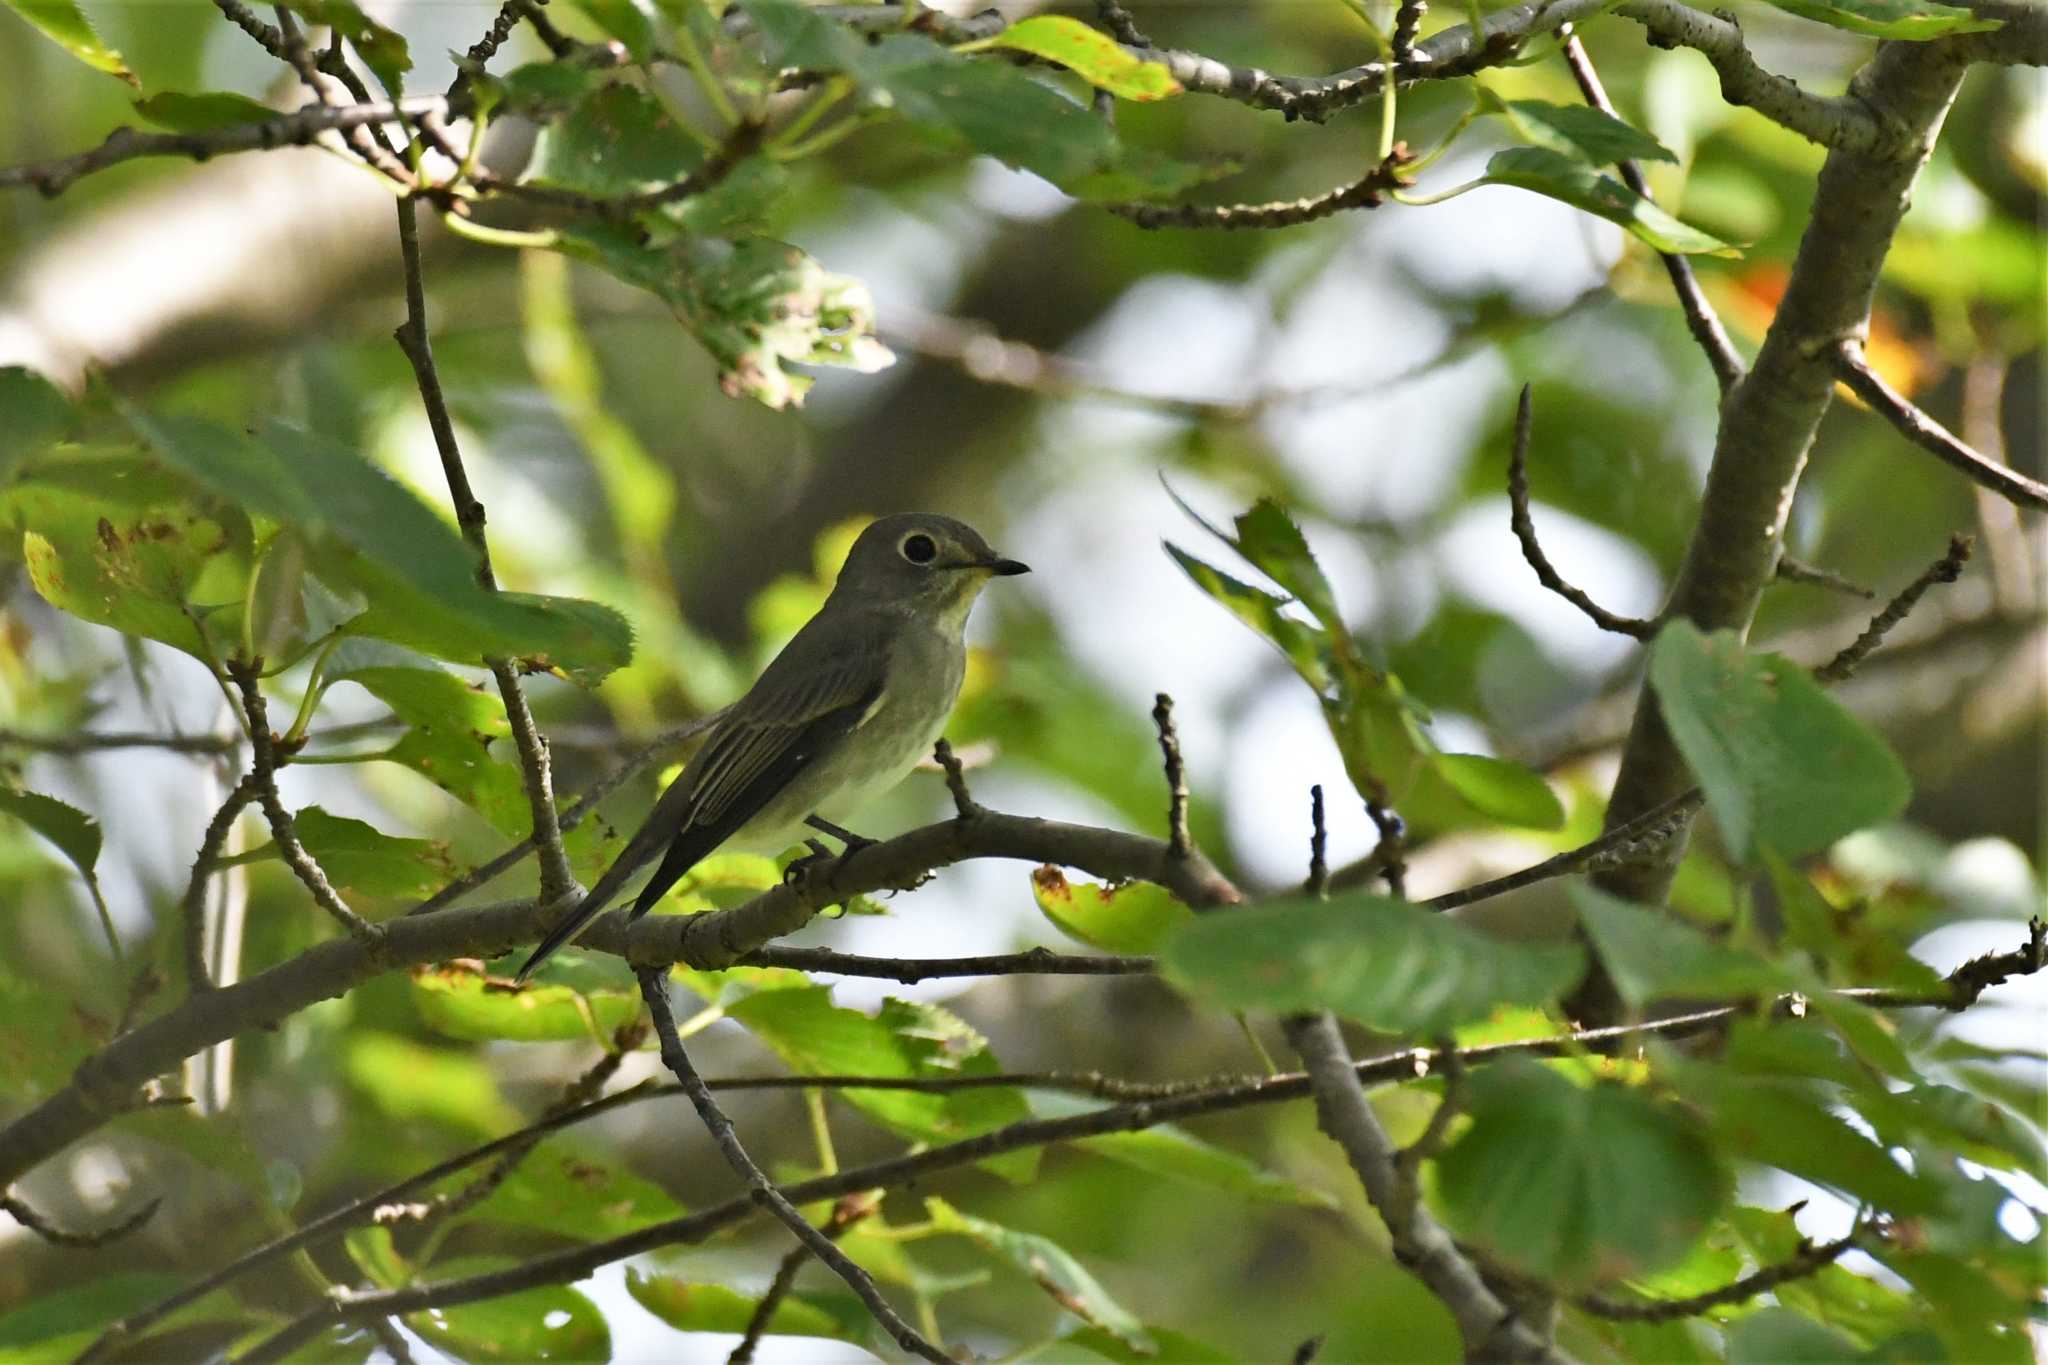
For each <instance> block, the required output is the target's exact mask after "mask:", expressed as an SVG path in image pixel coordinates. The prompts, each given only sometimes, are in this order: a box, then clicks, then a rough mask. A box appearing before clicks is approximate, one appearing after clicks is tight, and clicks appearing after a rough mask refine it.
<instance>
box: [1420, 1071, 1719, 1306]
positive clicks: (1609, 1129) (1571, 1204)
mask: <svg viewBox="0 0 2048 1365" xmlns="http://www.w3.org/2000/svg"><path fill="white" fill-rule="evenodd" d="M1468 1090H1469V1093H1468V1095H1467V1097H1466V1101H1467V1110H1468V1112H1469V1114H1470V1116H1471V1121H1472V1126H1471V1127H1470V1128H1469V1129H1467V1130H1466V1132H1465V1134H1464V1135H1463V1136H1462V1137H1460V1138H1459V1139H1458V1141H1457V1142H1456V1143H1455V1144H1453V1145H1452V1147H1451V1148H1450V1149H1449V1150H1448V1151H1446V1152H1445V1153H1444V1154H1443V1156H1442V1157H1441V1158H1440V1159H1439V1160H1438V1162H1437V1191H1438V1193H1439V1195H1440V1196H1441V1197H1442V1200H1443V1204H1444V1208H1445V1211H1446V1214H1447V1215H1448V1217H1449V1219H1450V1221H1451V1223H1452V1225H1453V1227H1455V1228H1457V1229H1458V1230H1459V1231H1460V1232H1462V1234H1463V1235H1464V1236H1466V1237H1468V1238H1470V1239H1471V1240H1473V1241H1475V1242H1477V1243H1479V1244H1480V1245H1481V1246H1484V1247H1486V1248H1488V1249H1489V1250H1491V1251H1493V1252H1494V1253H1495V1254H1496V1255H1498V1256H1500V1257H1501V1258H1502V1259H1503V1260H1505V1261H1507V1262H1508V1264H1510V1265H1512V1266H1515V1267H1516V1268H1518V1269H1521V1270H1524V1271H1527V1272H1528V1273H1530V1274H1532V1275H1536V1276H1538V1277H1541V1278H1543V1279H1546V1280H1549V1281H1551V1282H1552V1283H1563V1284H1571V1285H1587V1284H1597V1283H1600V1282H1602V1281H1606V1280H1611V1279H1614V1278H1617V1277H1619V1276H1623V1275H1635V1274H1640V1273H1642V1272H1645V1271H1651V1270H1655V1269H1657V1268H1659V1267H1661V1266H1665V1265H1670V1264H1673V1263H1675V1262H1676V1261H1678V1260H1679V1259H1680V1258H1681V1257H1683V1256H1684V1255H1685V1253H1686V1252H1687V1250H1688V1249H1690V1248H1691V1246H1692V1245H1693V1243H1694V1241H1695V1240H1697V1238H1698V1237H1699V1235H1700V1233H1701V1232H1702V1231H1703V1230H1704V1229H1705V1227H1706V1224H1707V1220H1708V1219H1709V1218H1711V1217H1712V1216H1713V1215H1714V1213H1715V1212H1716V1211H1717V1210H1718V1209H1719V1208H1720V1207H1721V1202H1722V1200H1723V1198H1724V1196H1725V1195H1726V1192H1727V1187H1728V1180H1727V1178H1726V1176H1725V1174H1724V1173H1723V1171H1722V1170H1721V1168H1720V1166H1719V1164H1718V1163H1717V1162H1716V1161H1715V1160H1714V1155H1713V1152H1712V1150H1711V1149H1710V1148H1709V1147H1708V1145H1707V1142H1706V1140H1705V1138H1704V1136H1703V1134H1702V1133H1701V1132H1700V1131H1699V1130H1698V1128H1697V1126H1696V1125H1695V1124H1694V1123H1693V1122H1692V1121H1691V1120H1690V1119H1689V1118H1687V1117H1686V1115H1685V1113H1684V1112H1683V1111H1682V1110H1680V1109H1679V1108H1678V1107H1677V1106H1676V1105H1672V1104H1663V1103H1658V1102H1656V1101H1653V1100H1651V1099H1649V1098H1647V1097H1646V1096H1644V1095H1643V1094H1641V1093H1640V1092H1638V1091H1636V1090H1632V1089H1629V1088H1627V1087H1625V1086H1620V1085H1613V1084H1596V1085H1593V1086H1590V1087H1581V1086H1577V1085H1574V1084H1572V1082H1570V1081H1568V1080H1566V1079H1565V1078H1564V1077H1563V1076H1561V1075H1559V1074H1558V1073H1557V1072H1556V1071H1554V1070H1552V1069H1550V1068H1548V1067H1544V1066H1540V1065H1537V1064H1535V1063H1532V1062H1528V1061H1525V1060H1521V1059H1516V1060H1513V1061H1510V1062H1507V1063H1504V1064H1502V1065H1499V1066H1494V1067H1488V1068H1486V1069H1485V1070H1483V1071H1481V1072H1479V1073H1478V1074H1477V1075H1476V1076H1474V1077H1473V1078H1472V1079H1471V1081H1470V1083H1469V1086H1468Z"/></svg>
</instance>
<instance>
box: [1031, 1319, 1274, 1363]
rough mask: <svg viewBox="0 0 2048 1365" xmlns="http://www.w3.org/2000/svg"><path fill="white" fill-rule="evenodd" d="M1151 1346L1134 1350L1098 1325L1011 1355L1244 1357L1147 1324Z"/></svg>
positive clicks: (1156, 1359) (1151, 1359)
mask: <svg viewBox="0 0 2048 1365" xmlns="http://www.w3.org/2000/svg"><path fill="white" fill-rule="evenodd" d="M1145 1334H1146V1336H1148V1337H1150V1338H1151V1339H1152V1342H1153V1349H1150V1350H1144V1351H1139V1350H1134V1349H1132V1347H1130V1346H1129V1345H1128V1344H1126V1343H1125V1342H1123V1341H1120V1340H1118V1339H1117V1338H1116V1337H1115V1336H1114V1335H1112V1334H1111V1333H1108V1332H1105V1331H1103V1330H1102V1329H1101V1328H1100V1327H1081V1328H1077V1329H1075V1330H1074V1331H1071V1332H1066V1333H1063V1334H1062V1335H1060V1336H1059V1337H1056V1338H1054V1339H1053V1340H1051V1341H1048V1342H1046V1343H1044V1344H1043V1345H1040V1346H1034V1347H1030V1348H1028V1349H1026V1350H1024V1351H1023V1352H1021V1353H1020V1354H1018V1355H1015V1356H1012V1357H1010V1359H1011V1361H1012V1362H1013V1363H1014V1365H1026V1362H1030V1365H1094V1362H1096V1361H1106V1362H1108V1365H1243V1361H1244V1357H1243V1356H1239V1355H1233V1354H1231V1353H1230V1352H1229V1351H1219V1350H1218V1349H1216V1348H1215V1347H1214V1346H1211V1345H1210V1344H1209V1343H1208V1342H1206V1341H1197V1340H1196V1339H1195V1338H1193V1337H1191V1336H1188V1335H1186V1334H1185V1333H1181V1332H1174V1331H1170V1330H1168V1329H1166V1328H1163V1327H1148V1328H1146V1329H1145Z"/></svg>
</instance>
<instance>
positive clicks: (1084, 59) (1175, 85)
mask: <svg viewBox="0 0 2048 1365" xmlns="http://www.w3.org/2000/svg"><path fill="white" fill-rule="evenodd" d="M989 41H990V42H992V43H993V44H994V45H996V46H997V47H1007V48H1014V49H1015V50H1017V51H1019V52H1029V53H1031V54H1032V55H1033V56H1035V57H1043V58H1044V59H1045V60H1047V61H1049V62H1054V63H1057V64H1058V65H1060V66H1064V67H1066V68H1067V69H1068V70H1069V71H1072V72H1073V73H1074V74H1075V75H1077V76H1080V77H1081V78H1082V79H1083V80H1085V81H1087V82H1088V83H1089V84H1090V85H1092V86H1095V87H1096V88H1097V89H1099V90H1107V91H1108V92H1109V93H1110V94H1112V95H1115V96H1117V97H1118V98H1119V99H1127V100H1163V99H1165V98H1167V97H1168V96H1169V95H1178V94H1179V93H1180V92H1181V84H1180V82H1179V81H1177V80H1175V79H1174V78H1173V73H1172V72H1170V71H1168V70H1167V69H1166V67H1165V66H1164V65H1162V64H1161V63H1159V62H1148V61H1145V60H1144V59H1143V58H1141V57H1137V56H1135V55H1133V54H1132V53H1130V52H1127V51H1125V49H1124V48H1123V46H1122V44H1120V43H1118V42H1117V41H1116V40H1115V39H1114V38H1111V37H1110V36H1109V35H1108V34H1106V33H1103V32H1101V31H1100V30H1097V29H1092V28H1090V27H1088V25H1086V24H1084V23H1082V22H1081V21H1080V20H1078V19H1070V18H1068V17H1067V16H1065V15H1062V14H1038V15H1033V16H1032V17H1031V18H1029V19H1021V20H1019V21H1018V22H1016V23H1014V24H1012V25H1010V26H1009V27H1008V28H1006V29H1004V30H1003V31H1002V32H1001V33H1000V34H997V35H996V36H995V37H994V38H992V39H990V40H989Z"/></svg>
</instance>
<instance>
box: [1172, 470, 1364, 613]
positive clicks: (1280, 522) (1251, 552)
mask: <svg viewBox="0 0 2048 1365" xmlns="http://www.w3.org/2000/svg"><path fill="white" fill-rule="evenodd" d="M1183 510H1185V504H1183ZM1236 526H1237V537H1236V539H1234V540H1229V542H1228V543H1229V544H1230V546H1231V548H1233V549H1235V550H1236V551H1237V552H1238V553H1239V554H1241V555H1243V556H1244V557H1245V560H1246V562H1248V563H1250V564H1252V565H1253V566H1255V567H1256V568H1257V569H1258V570H1259V572H1261V573H1263V574H1265V575H1266V577H1268V578H1270V579H1272V580H1273V581H1274V582H1275V583H1278V584H1279V585H1280V586H1281V587H1283V588H1285V589H1286V590H1287V591H1288V592H1290V593H1292V594H1293V595H1294V600H1295V601H1297V602H1299V603H1301V605H1302V606H1303V607H1305V608H1307V609H1308V614H1309V615H1311V616H1313V617H1315V618H1316V620H1317V621H1319V622H1320V623H1321V624H1322V626H1323V628H1324V629H1325V630H1328V631H1330V632H1331V633H1332V634H1333V635H1336V634H1341V633H1342V632H1343V630H1344V618H1343V616H1342V614H1341V613H1339V611H1338V610H1337V593H1336V590H1335V589H1333V588H1332V587H1331V586H1330V580H1329V579H1328V578H1326V577H1325V576H1324V574H1323V569H1322V566H1321V565H1320V564H1318V563H1316V557H1315V553H1314V552H1313V551H1311V550H1310V549H1309V547H1308V537H1306V536H1304V535H1303V534H1302V533H1301V528H1300V527H1299V526H1297V525H1295V524H1294V519H1293V518H1292V517H1290V516H1288V515H1287V511H1286V509H1285V508H1283V507H1281V506H1280V504H1279V503H1277V502H1275V501H1273V500H1272V499H1271V498H1260V499H1259V500H1258V501H1257V502H1255V503H1253V504H1252V505H1251V508H1250V510H1249V511H1245V512H1240V513H1239V514H1238V516H1237V521H1236Z"/></svg>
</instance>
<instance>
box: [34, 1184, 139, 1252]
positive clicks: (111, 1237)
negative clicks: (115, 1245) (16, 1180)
mask: <svg viewBox="0 0 2048 1365" xmlns="http://www.w3.org/2000/svg"><path fill="white" fill-rule="evenodd" d="M163 1202H164V1201H163V1199H162V1198H161V1197H159V1198H156V1199H152V1200H150V1201H149V1202H148V1203H147V1204H144V1205H143V1206H142V1207H141V1208H139V1209H137V1210H136V1211H135V1212H133V1213H131V1214H129V1215H128V1216H127V1217H126V1218H123V1219H122V1220H121V1221H120V1222H118V1223H112V1224H109V1225H108V1226H106V1227H103V1228H101V1229H100V1230H99V1231H98V1232H67V1231H65V1230H64V1229H63V1228H60V1227H58V1226H57V1225H56V1224H55V1223H52V1222H51V1221H50V1220H49V1219H47V1218H45V1217H43V1216H42V1215H41V1214H40V1213H37V1212H36V1211H35V1210H34V1209H33V1208H31V1207H29V1205H28V1204H26V1203H24V1202H23V1201H21V1200H19V1199H17V1198H15V1197H14V1196H13V1195H12V1194H7V1193H0V1213H6V1214H11V1215H12V1216H13V1218H14V1221H15V1222H17V1223H19V1224H21V1225H22V1226H23V1227H25V1228H27V1229H28V1230H29V1231H30V1232H33V1233H34V1234H35V1235H36V1236H38V1237H40V1238H42V1239H43V1240H44V1241H45V1242H48V1243H49V1244H50V1245H51V1246H58V1247H68V1248H71V1249H73V1250H77V1251H90V1250H92V1249H94V1248H96V1247H103V1246H105V1245H107V1244H108V1243H109V1242H118V1241H119V1240H121V1239H122V1238H123V1237H126V1236H127V1235H128V1234H129V1233H131V1232H133V1231H135V1230H136V1229H137V1228H139V1227H141V1226H142V1225H143V1224H144V1223H147V1222H148V1221H149V1220H150V1219H151V1218H153V1217H155V1216H156V1211H157V1208H158V1206H159V1205H161V1204H162V1203H163Z"/></svg>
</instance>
